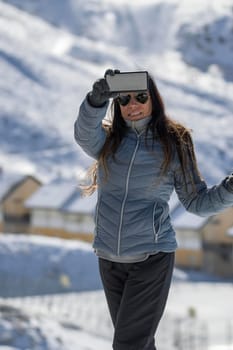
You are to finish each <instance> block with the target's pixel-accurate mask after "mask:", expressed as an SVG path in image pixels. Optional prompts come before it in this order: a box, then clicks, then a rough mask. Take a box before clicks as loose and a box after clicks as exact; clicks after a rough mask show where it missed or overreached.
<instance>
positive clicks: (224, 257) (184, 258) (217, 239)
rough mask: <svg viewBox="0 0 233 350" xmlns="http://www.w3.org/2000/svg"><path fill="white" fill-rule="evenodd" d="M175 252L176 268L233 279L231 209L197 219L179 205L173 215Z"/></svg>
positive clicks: (232, 219) (232, 210)
mask: <svg viewBox="0 0 233 350" xmlns="http://www.w3.org/2000/svg"><path fill="white" fill-rule="evenodd" d="M172 223H173V226H174V228H175V231H176V237H177V242H178V249H177V252H176V265H177V266H180V267H184V268H196V269H202V270H204V271H206V272H209V273H213V274H216V275H221V276H223V277H232V276H233V207H231V208H228V209H226V210H224V211H223V212H221V213H219V214H217V215H214V216H211V217H199V216H197V215H194V214H191V213H189V212H187V211H186V210H185V209H184V208H182V206H180V208H179V210H178V209H177V208H176V213H175V214H174V213H173V215H172Z"/></svg>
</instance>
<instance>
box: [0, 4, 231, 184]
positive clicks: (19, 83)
mask: <svg viewBox="0 0 233 350" xmlns="http://www.w3.org/2000/svg"><path fill="white" fill-rule="evenodd" d="M231 18H232V0H222V1H221V2H220V1H217V0H214V1H213V0H208V1H206V2H205V3H203V1H200V0H198V1H193V0H189V1H188V2H187V1H184V0H182V1H178V0H166V1H163V2H161V1H160V0H147V1H140V0H137V1H134V2H131V3H129V2H126V1H125V0H121V1H116V0H104V1H101V2H99V1H95V0H89V1H85V3H83V1H80V0H67V1H64V0H63V1H60V2H59V4H58V3H57V1H55V0H53V1H52V0H51V1H50V2H48V1H45V0H42V1H40V2H31V1H29V0H25V1H23V2H22V1H19V0H9V1H7V2H6V1H0V46H1V50H0V72H1V82H0V91H1V94H0V110H1V113H0V126H1V132H0V136H1V138H0V139H1V142H0V143H1V151H0V162H1V164H2V166H3V167H4V168H8V169H11V170H13V171H15V170H16V169H21V171H23V172H25V173H27V172H30V173H33V174H36V175H37V176H39V175H40V176H41V177H43V178H44V179H45V180H50V179H52V178H54V177H56V176H57V174H58V173H59V174H61V175H62V176H63V177H66V178H69V177H72V176H80V175H82V174H83V172H84V170H85V169H86V168H87V167H88V166H89V165H90V164H91V162H92V161H91V159H90V158H89V157H88V156H86V155H85V154H84V153H83V152H82V151H81V149H80V148H79V146H77V145H76V144H75V142H74V138H73V124H74V121H75V118H76V115H77V112H78V107H79V105H80V103H81V101H82V99H83V98H84V96H85V95H86V93H87V92H88V91H89V90H90V89H91V86H92V84H93V82H94V81H95V80H96V79H98V78H99V77H101V76H102V75H103V74H104V71H105V69H107V68H109V67H114V68H119V69H121V70H135V69H143V70H144V69H148V70H149V72H151V74H152V75H153V76H154V77H155V78H156V81H157V84H158V87H159V89H160V91H161V93H162V96H163V97H164V100H165V103H166V106H167V111H168V113H169V115H171V116H172V117H173V118H175V119H177V120H179V121H181V122H183V123H185V124H186V125H187V126H188V127H190V128H192V129H193V131H194V132H193V138H194V143H195V146H196V151H197V158H198V162H199V164H200V169H201V172H202V173H203V175H204V177H205V178H206V180H207V181H208V182H209V183H211V184H213V183H215V182H219V181H221V179H222V177H223V176H225V175H226V174H228V173H229V172H231V171H232V165H233V156H232V152H231V151H230V150H231V149H232V145H233V144H232V140H233V138H232V128H231V125H232V107H233V104H232V92H233V79H232V77H231V72H232V62H233V60H232V55H233V51H232V50H233V49H232V31H231ZM167 23H169V26H168V25H167ZM220 131H221V132H220ZM206 159H208V162H206Z"/></svg>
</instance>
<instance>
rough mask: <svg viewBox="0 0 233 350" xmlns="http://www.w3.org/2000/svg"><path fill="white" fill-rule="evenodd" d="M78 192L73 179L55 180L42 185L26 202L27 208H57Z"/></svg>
mask: <svg viewBox="0 0 233 350" xmlns="http://www.w3.org/2000/svg"><path fill="white" fill-rule="evenodd" d="M76 193H77V194H78V193H79V189H78V185H77V183H76V181H75V180H56V181H53V182H51V183H49V184H46V185H44V186H42V187H41V188H40V189H39V190H38V191H36V192H35V193H34V194H33V195H32V196H31V197H30V198H29V199H28V200H27V201H26V202H25V206H26V207H27V208H31V209H32V208H37V209H38V208H43V209H46V208H47V209H59V208H61V207H62V206H63V205H64V204H65V203H66V202H67V201H69V199H70V198H71V197H72V196H74V195H76Z"/></svg>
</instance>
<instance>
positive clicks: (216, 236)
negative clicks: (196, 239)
mask: <svg viewBox="0 0 233 350" xmlns="http://www.w3.org/2000/svg"><path fill="white" fill-rule="evenodd" d="M232 225H233V207H231V208H228V209H226V210H225V211H224V212H222V213H220V214H218V215H215V216H213V217H211V218H210V219H209V221H208V224H207V225H206V226H205V227H204V228H203V230H202V232H203V240H204V241H206V242H212V243H229V244H231V243H232V242H233V238H232V237H230V236H228V235H227V234H226V231H227V230H228V229H229V228H230V227H231V226H232Z"/></svg>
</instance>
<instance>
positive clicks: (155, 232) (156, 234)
mask: <svg viewBox="0 0 233 350" xmlns="http://www.w3.org/2000/svg"><path fill="white" fill-rule="evenodd" d="M157 205H158V203H155V205H154V208H153V217H152V220H153V221H152V222H153V230H154V237H155V242H156V243H157V242H158V236H159V232H158V231H156V229H155V210H156V208H157Z"/></svg>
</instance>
